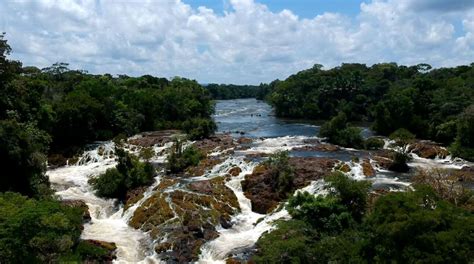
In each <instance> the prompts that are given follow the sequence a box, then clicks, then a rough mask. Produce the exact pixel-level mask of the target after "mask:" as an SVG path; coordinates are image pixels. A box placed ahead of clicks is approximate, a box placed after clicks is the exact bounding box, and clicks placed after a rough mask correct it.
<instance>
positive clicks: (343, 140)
mask: <svg viewBox="0 0 474 264" xmlns="http://www.w3.org/2000/svg"><path fill="white" fill-rule="evenodd" d="M360 133H361V129H360V128H357V127H351V126H348V124H347V117H346V114H344V112H339V114H338V115H337V116H335V117H334V118H332V119H331V120H330V121H328V122H326V123H324V124H323V125H322V126H321V129H320V131H319V136H321V137H325V138H327V140H328V141H329V142H330V143H333V144H337V145H340V146H343V147H353V148H361V147H362V146H363V142H364V140H363V138H362V136H361V134H360Z"/></svg>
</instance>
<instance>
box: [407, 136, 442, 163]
mask: <svg viewBox="0 0 474 264" xmlns="http://www.w3.org/2000/svg"><path fill="white" fill-rule="evenodd" d="M408 151H409V152H412V153H415V154H416V155H418V156H420V157H422V158H425V159H434V158H436V157H439V158H446V156H448V155H449V152H448V150H446V149H445V148H443V147H441V146H439V145H438V144H436V143H434V142H431V141H426V140H421V141H418V142H415V143H413V144H410V146H409V147H408Z"/></svg>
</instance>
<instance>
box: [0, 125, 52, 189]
mask: <svg viewBox="0 0 474 264" xmlns="http://www.w3.org/2000/svg"><path fill="white" fill-rule="evenodd" d="M49 142H50V138H49V136H48V135H47V134H46V133H45V132H43V131H41V130H38V129H37V128H36V127H35V126H33V125H32V124H24V123H18V122H17V121H16V120H0V164H1V167H2V170H3V172H2V174H1V175H0V192H5V191H13V192H19V193H22V194H24V195H28V196H40V195H43V194H45V193H47V189H48V187H49V181H48V178H47V176H46V175H45V171H46V166H45V164H46V157H45V155H44V153H46V151H47V149H48V144H49Z"/></svg>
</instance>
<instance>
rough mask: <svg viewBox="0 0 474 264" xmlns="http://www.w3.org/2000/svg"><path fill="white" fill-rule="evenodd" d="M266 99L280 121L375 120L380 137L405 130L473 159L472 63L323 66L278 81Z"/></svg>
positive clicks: (375, 126) (473, 92)
mask: <svg viewBox="0 0 474 264" xmlns="http://www.w3.org/2000/svg"><path fill="white" fill-rule="evenodd" d="M267 100H268V101H269V103H270V104H271V105H272V106H273V107H274V109H275V112H276V114H277V115H278V116H280V117H292V118H307V119H318V120H328V119H330V118H332V117H334V116H336V115H337V114H338V113H340V112H343V113H344V114H345V116H346V118H347V121H369V122H373V129H374V131H375V132H376V133H378V134H380V135H390V134H391V133H393V132H394V131H396V130H398V129H400V128H403V129H406V130H408V131H410V132H411V133H413V134H414V135H415V136H416V137H417V138H422V139H432V140H434V141H437V142H440V143H443V144H445V145H450V146H451V151H452V152H453V153H454V154H455V155H457V156H460V157H463V158H465V159H468V160H474V64H471V65H470V66H458V67H455V68H440V69H432V68H431V66H430V65H427V64H419V65H416V66H410V67H408V66H401V65H397V64H395V63H383V64H375V65H373V66H371V67H368V66H366V65H364V64H342V65H341V66H339V67H336V68H333V69H329V70H323V69H322V65H315V66H314V67H313V68H311V69H308V70H304V71H301V72H299V73H297V74H294V75H292V76H290V77H289V78H287V79H286V80H284V81H276V82H274V84H273V86H272V88H271V92H270V93H269V94H268V95H267Z"/></svg>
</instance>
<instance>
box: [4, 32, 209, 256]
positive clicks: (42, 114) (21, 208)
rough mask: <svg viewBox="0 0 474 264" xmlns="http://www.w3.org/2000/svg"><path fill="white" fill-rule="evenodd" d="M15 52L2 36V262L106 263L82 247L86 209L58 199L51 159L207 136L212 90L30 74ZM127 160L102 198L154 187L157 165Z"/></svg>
mask: <svg viewBox="0 0 474 264" xmlns="http://www.w3.org/2000/svg"><path fill="white" fill-rule="evenodd" d="M10 52H11V47H10V46H9V45H8V42H7V40H6V39H5V37H4V35H3V34H0V94H1V97H0V165H1V168H2V173H1V175H0V193H3V194H0V212H1V213H0V262H2V263H3V262H5V263H16V262H18V260H21V261H22V262H24V261H26V262H32V263H36V262H48V263H51V262H53V263H55V262H60V261H83V260H87V259H88V258H91V257H92V259H93V260H96V261H97V260H100V258H101V257H103V254H106V253H107V252H105V251H104V250H103V249H101V248H100V247H95V246H94V245H91V244H87V243H85V242H82V241H81V240H80V239H79V236H80V234H81V228H82V211H81V210H78V209H77V208H71V207H69V206H67V205H64V204H62V203H61V202H60V201H58V200H56V199H55V198H53V197H52V196H51V195H52V194H53V192H52V190H51V189H50V186H49V181H48V177H47V176H46V175H45V172H46V161H47V157H48V156H49V157H54V156H66V157H70V156H72V155H74V154H76V153H77V152H78V151H80V150H81V149H83V147H84V146H85V145H86V144H88V143H91V142H93V141H98V140H110V139H112V138H114V137H116V136H120V137H123V136H130V135H133V134H135V133H138V132H142V131H151V130H160V129H182V130H184V131H185V132H187V133H188V135H189V136H190V137H191V138H192V139H199V138H203V137H207V136H209V135H210V134H212V133H214V131H215V129H216V125H215V123H214V121H213V120H212V118H211V115H212V113H213V111H214V103H213V101H212V98H211V96H210V94H209V91H208V90H206V89H204V88H203V87H202V86H201V85H199V84H198V83H197V82H196V81H193V80H188V79H184V78H178V77H177V78H174V79H172V80H168V79H165V78H157V77H153V76H149V75H145V76H142V77H136V78H135V77H128V76H125V75H122V76H118V77H114V76H112V75H109V74H104V75H94V74H88V73H87V72H85V71H80V70H71V69H69V68H68V64H65V63H56V64H54V65H52V66H51V67H47V68H44V69H38V68H36V67H24V66H23V65H22V63H21V62H19V61H15V60H10V59H9V58H8V56H9V54H10ZM119 154H120V155H119V159H121V160H123V162H119V164H125V165H123V166H122V167H123V168H122V167H120V166H119V167H118V168H117V169H115V170H111V171H108V174H110V175H112V176H111V177H112V178H113V181H107V183H115V184H116V186H108V185H107V186H103V184H102V185H101V183H102V182H97V183H96V185H97V186H99V187H102V188H99V187H97V188H98V189H99V191H102V192H103V193H101V194H102V196H105V197H119V198H122V197H123V195H124V192H125V191H126V188H132V187H136V186H141V185H143V184H147V183H150V181H152V180H153V177H154V168H152V167H151V165H149V164H147V163H139V162H138V161H137V160H136V159H134V158H132V157H130V156H129V155H128V154H127V153H122V152H120V153H119ZM121 160H119V161H121ZM50 161H52V160H50ZM111 177H109V179H110V178H111ZM112 190H113V191H112ZM38 219H39V220H40V221H38Z"/></svg>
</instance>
